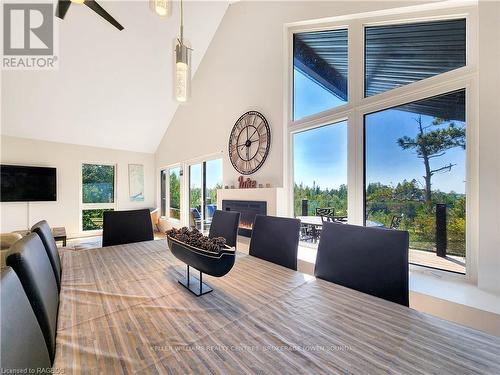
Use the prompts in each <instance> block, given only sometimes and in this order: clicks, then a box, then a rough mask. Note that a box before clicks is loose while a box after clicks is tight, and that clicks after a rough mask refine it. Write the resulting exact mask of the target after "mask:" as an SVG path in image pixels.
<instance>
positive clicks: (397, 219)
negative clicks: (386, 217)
mask: <svg viewBox="0 0 500 375" xmlns="http://www.w3.org/2000/svg"><path fill="white" fill-rule="evenodd" d="M401 220H403V215H399V216H393V217H392V220H391V226H390V227H389V228H390V229H398V228H399V226H400V225H401Z"/></svg>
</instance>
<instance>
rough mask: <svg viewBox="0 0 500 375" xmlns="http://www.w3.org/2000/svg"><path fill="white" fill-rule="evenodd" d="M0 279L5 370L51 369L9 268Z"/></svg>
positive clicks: (42, 341)
mask: <svg viewBox="0 0 500 375" xmlns="http://www.w3.org/2000/svg"><path fill="white" fill-rule="evenodd" d="M0 277H1V284H2V287H1V288H0V294H1V305H2V313H1V314H0V317H1V320H2V323H1V332H2V345H1V358H2V361H1V362H2V363H1V367H2V370H3V371H5V372H7V371H8V370H16V369H17V370H21V369H24V370H25V371H26V369H30V370H34V371H36V369H40V370H41V369H49V368H50V367H51V363H50V358H49V352H48V350H47V345H45V339H44V338H43V334H42V330H41V329H40V326H39V325H38V322H37V320H36V317H35V313H34V312H33V309H32V308H31V305H30V302H29V301H28V297H27V296H26V293H25V292H24V289H23V286H22V285H21V282H20V281H19V278H18V277H17V275H16V273H15V272H14V270H13V269H12V268H10V267H5V268H3V269H2V271H1V276H0ZM13 373H14V372H13ZM33 373H35V372H33ZM46 373H47V374H48V373H49V372H46Z"/></svg>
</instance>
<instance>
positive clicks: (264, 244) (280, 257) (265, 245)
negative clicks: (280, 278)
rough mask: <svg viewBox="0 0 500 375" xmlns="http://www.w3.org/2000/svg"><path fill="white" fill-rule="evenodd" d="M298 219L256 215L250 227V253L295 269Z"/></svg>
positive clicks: (297, 245)
mask: <svg viewBox="0 0 500 375" xmlns="http://www.w3.org/2000/svg"><path fill="white" fill-rule="evenodd" d="M299 233H300V220H298V219H290V218H286V217H274V216H264V215H257V216H256V217H255V221H254V223H253V227H252V238H251V240H250V252H249V253H250V255H252V256H254V257H257V258H261V259H264V260H267V261H269V262H272V263H276V264H279V265H281V266H283V267H287V268H291V269H292V270H297V251H298V247H299Z"/></svg>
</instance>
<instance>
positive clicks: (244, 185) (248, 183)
mask: <svg viewBox="0 0 500 375" xmlns="http://www.w3.org/2000/svg"><path fill="white" fill-rule="evenodd" d="M238 182H239V186H238V187H239V188H240V189H252V188H256V187H257V181H255V180H251V179H250V178H247V179H246V180H245V178H244V177H243V176H240V177H238Z"/></svg>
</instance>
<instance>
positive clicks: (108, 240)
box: [102, 208, 154, 247]
mask: <svg viewBox="0 0 500 375" xmlns="http://www.w3.org/2000/svg"><path fill="white" fill-rule="evenodd" d="M153 239H154V235H153V226H152V222H151V215H150V213H149V210H148V209H147V208H146V209H142V210H130V211H104V213H103V227H102V246H103V247H106V246H114V245H124V244H128V243H133V242H141V241H151V240H153Z"/></svg>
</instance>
